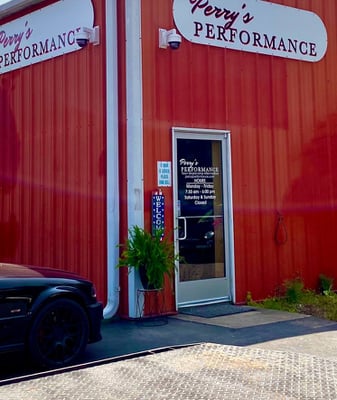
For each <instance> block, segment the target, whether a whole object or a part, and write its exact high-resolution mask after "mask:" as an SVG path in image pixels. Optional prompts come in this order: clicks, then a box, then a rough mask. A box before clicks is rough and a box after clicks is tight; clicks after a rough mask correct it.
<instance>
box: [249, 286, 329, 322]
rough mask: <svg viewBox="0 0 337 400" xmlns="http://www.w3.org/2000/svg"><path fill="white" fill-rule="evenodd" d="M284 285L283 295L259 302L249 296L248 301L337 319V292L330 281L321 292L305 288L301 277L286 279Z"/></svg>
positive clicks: (264, 306) (259, 305)
mask: <svg viewBox="0 0 337 400" xmlns="http://www.w3.org/2000/svg"><path fill="white" fill-rule="evenodd" d="M283 286H284V293H283V295H281V296H275V297H268V298H266V299H264V300H263V301H259V302H255V301H253V299H252V298H251V296H247V297H248V301H247V303H248V304H249V305H251V306H254V307H260V308H267V309H272V310H279V311H288V312H297V313H302V314H307V315H312V316H314V317H318V318H324V319H328V320H331V321H337V294H336V293H335V292H334V291H332V286H331V282H330V281H329V288H327V287H324V288H322V289H323V290H322V291H321V293H317V292H315V291H313V290H309V289H305V288H304V285H303V282H302V281H301V280H300V279H295V280H292V281H285V283H284V285H283Z"/></svg>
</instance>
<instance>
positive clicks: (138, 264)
mask: <svg viewBox="0 0 337 400" xmlns="http://www.w3.org/2000/svg"><path fill="white" fill-rule="evenodd" d="M118 246H120V247H121V248H122V253H121V256H120V258H119V263H118V264H117V267H118V268H119V267H129V269H130V270H131V269H132V268H135V269H136V270H138V271H139V273H140V277H141V280H142V284H143V286H144V288H145V289H161V288H162V287H163V285H164V279H165V275H167V276H168V277H170V278H171V277H172V275H173V273H174V270H175V263H176V261H177V260H178V259H179V256H178V255H177V254H175V253H174V245H173V243H172V241H169V240H168V239H167V238H163V231H162V230H159V229H158V230H156V231H155V232H154V234H153V235H152V234H151V233H150V232H148V231H146V230H145V229H143V228H140V227H139V226H137V225H134V226H132V227H131V228H130V229H129V236H128V239H127V240H126V241H125V243H124V244H120V245H118Z"/></svg>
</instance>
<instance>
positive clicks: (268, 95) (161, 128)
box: [142, 0, 337, 301]
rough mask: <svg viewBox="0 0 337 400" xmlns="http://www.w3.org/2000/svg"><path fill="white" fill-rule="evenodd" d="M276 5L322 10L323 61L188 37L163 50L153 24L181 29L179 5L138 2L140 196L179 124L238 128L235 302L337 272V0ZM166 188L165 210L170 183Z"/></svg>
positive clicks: (151, 185)
mask: <svg viewBox="0 0 337 400" xmlns="http://www.w3.org/2000/svg"><path fill="white" fill-rule="evenodd" d="M275 3H278V4H281V5H286V6H291V7H297V8H303V9H305V10H309V11H313V12H315V13H317V14H318V15H319V16H320V17H321V18H322V20H323V22H324V24H325V26H326V28H327V31H328V36H329V45H328V51H327V54H326V56H325V57H324V59H323V60H322V61H320V62H318V63H308V62H301V61H293V60H287V59H282V58H277V57H274V58H273V57H269V56H264V55H257V54H250V53H244V52H239V51H231V50H224V49H220V48H215V47H212V48H211V47H208V46H203V45H197V44H192V43H189V42H188V41H186V40H184V39H183V43H182V45H181V48H180V49H179V50H178V51H169V50H166V51H165V50H162V49H159V48H158V38H157V36H158V28H159V27H162V28H166V29H170V28H172V27H174V24H173V20H172V2H171V1H167V0H159V1H158V0H153V1H147V2H142V13H143V15H142V18H143V34H142V39H143V45H144V51H143V67H144V69H143V70H144V142H145V150H144V151H145V158H144V159H145V195H146V196H147V197H149V194H150V191H151V190H153V188H154V187H155V186H156V181H155V180H156V174H154V173H153V171H155V168H156V161H157V160H165V159H171V157H172V155H171V134H170V128H171V127H172V126H190V127H193V126H194V127H198V128H216V129H229V130H230V131H231V133H232V164H233V165H232V168H233V201H234V230H235V260H236V266H235V268H236V287H237V300H238V301H244V300H245V297H246V293H247V291H251V292H252V294H253V297H254V298H256V299H260V298H263V297H265V296H267V295H269V294H273V292H274V290H276V288H277V287H278V286H279V285H281V284H282V282H283V281H284V280H285V279H291V278H294V277H296V276H301V277H302V278H303V279H304V280H305V283H306V284H307V285H310V286H312V287H315V285H316V283H317V279H318V275H319V273H325V274H327V275H328V276H332V277H334V278H336V279H337V273H336V268H335V266H334V259H335V249H336V247H337V235H336V224H335V222H336V218H337V213H336V200H337V192H336V187H337V185H336V183H337V182H336V180H337V179H336V174H337V173H336V172H335V171H336V165H335V164H336V159H337V157H336V156H337V154H336V151H337V150H335V149H336V148H337V147H336V146H335V143H336V141H337V140H336V138H337V117H336V115H337V114H336V111H337V110H336V107H337V98H336V96H337V92H336V90H335V88H336V84H337V75H336V73H335V70H336V65H337V58H336V57H337V48H336V47H337V41H336V37H337V32H336V21H337V3H336V1H335V0H324V2H322V1H321V2H318V1H296V0H278V1H275ZM165 194H166V195H167V198H168V202H169V204H168V207H167V209H168V210H170V208H171V207H172V204H171V203H170V201H171V200H170V199H171V198H172V191H171V189H166V190H165ZM146 200H147V203H146V204H147V210H146V212H147V217H148V218H147V220H148V221H149V220H150V219H149V218H150V209H149V204H150V203H149V201H148V199H146ZM167 219H168V224H169V225H170V224H171V222H172V213H170V211H169V212H168V215H167ZM275 235H276V238H278V241H277V240H275Z"/></svg>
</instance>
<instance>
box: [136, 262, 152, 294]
mask: <svg viewBox="0 0 337 400" xmlns="http://www.w3.org/2000/svg"><path fill="white" fill-rule="evenodd" d="M139 277H140V281H141V283H142V285H143V288H144V289H147V290H153V289H155V287H154V286H153V285H150V284H149V280H148V278H147V274H146V266H145V265H142V266H141V267H139Z"/></svg>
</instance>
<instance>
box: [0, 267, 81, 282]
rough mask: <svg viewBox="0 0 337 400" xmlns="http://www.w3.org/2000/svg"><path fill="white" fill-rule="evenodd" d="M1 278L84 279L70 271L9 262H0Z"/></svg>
mask: <svg viewBox="0 0 337 400" xmlns="http://www.w3.org/2000/svg"><path fill="white" fill-rule="evenodd" d="M1 278H28V279H29V278H63V279H77V280H78V279H81V280H83V278H81V277H79V276H78V275H76V274H74V273H71V272H68V271H63V270H59V269H54V268H44V267H35V266H29V265H21V264H8V263H0V279H1Z"/></svg>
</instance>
